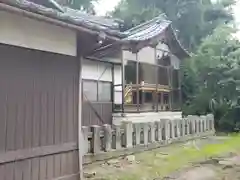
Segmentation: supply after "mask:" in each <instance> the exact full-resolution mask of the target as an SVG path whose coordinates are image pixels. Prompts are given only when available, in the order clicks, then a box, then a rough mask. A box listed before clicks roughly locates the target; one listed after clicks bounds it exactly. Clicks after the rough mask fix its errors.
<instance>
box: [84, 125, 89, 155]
mask: <svg viewBox="0 0 240 180" xmlns="http://www.w3.org/2000/svg"><path fill="white" fill-rule="evenodd" d="M89 132H90V129H89V127H87V126H82V140H83V147H84V148H83V155H85V154H87V153H88V144H89V143H88V134H89Z"/></svg>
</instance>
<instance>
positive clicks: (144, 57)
mask: <svg viewBox="0 0 240 180" xmlns="http://www.w3.org/2000/svg"><path fill="white" fill-rule="evenodd" d="M156 51H157V55H159V56H160V57H161V56H162V54H163V51H169V48H168V46H167V45H166V44H162V43H159V44H158V45H157V48H156ZM123 58H124V60H125V61H126V60H132V61H136V54H135V53H132V52H130V51H126V50H125V51H123ZM138 60H139V62H146V63H150V64H155V63H156V60H155V53H154V48H152V47H145V48H143V49H141V50H140V51H139V52H138Z"/></svg>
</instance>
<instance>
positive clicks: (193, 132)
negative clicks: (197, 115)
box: [187, 115, 195, 135]
mask: <svg viewBox="0 0 240 180" xmlns="http://www.w3.org/2000/svg"><path fill="white" fill-rule="evenodd" d="M187 119H188V121H189V125H190V134H192V135H193V134H195V120H194V117H193V116H192V115H189V116H188V117H187Z"/></svg>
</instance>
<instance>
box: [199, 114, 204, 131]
mask: <svg viewBox="0 0 240 180" xmlns="http://www.w3.org/2000/svg"><path fill="white" fill-rule="evenodd" d="M200 119H201V126H202V131H201V133H204V132H205V122H204V119H205V116H200Z"/></svg>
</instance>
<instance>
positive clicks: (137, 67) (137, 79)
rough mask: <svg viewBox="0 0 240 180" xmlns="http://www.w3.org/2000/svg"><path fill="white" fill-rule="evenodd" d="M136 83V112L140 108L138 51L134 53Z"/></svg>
mask: <svg viewBox="0 0 240 180" xmlns="http://www.w3.org/2000/svg"><path fill="white" fill-rule="evenodd" d="M136 61H137V63H136V81H137V82H136V84H137V112H139V110H140V106H139V85H140V82H139V59H138V52H137V53H136Z"/></svg>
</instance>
